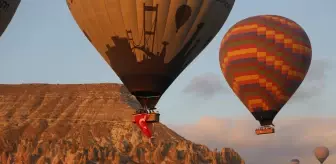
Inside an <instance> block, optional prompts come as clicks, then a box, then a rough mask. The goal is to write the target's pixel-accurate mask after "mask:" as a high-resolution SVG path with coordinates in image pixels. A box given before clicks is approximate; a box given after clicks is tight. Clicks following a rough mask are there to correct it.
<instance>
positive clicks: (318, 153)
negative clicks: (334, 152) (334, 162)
mask: <svg viewBox="0 0 336 164" xmlns="http://www.w3.org/2000/svg"><path fill="white" fill-rule="evenodd" d="M314 155H315V157H316V159H317V160H318V161H320V163H321V164H322V163H323V162H324V161H325V160H326V159H327V158H328V156H329V149H328V148H326V147H324V146H320V147H317V148H315V150H314Z"/></svg>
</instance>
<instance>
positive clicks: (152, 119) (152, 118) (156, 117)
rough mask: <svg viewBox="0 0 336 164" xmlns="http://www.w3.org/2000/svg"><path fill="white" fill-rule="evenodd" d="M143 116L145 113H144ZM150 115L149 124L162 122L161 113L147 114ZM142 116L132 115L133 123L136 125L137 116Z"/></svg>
mask: <svg viewBox="0 0 336 164" xmlns="http://www.w3.org/2000/svg"><path fill="white" fill-rule="evenodd" d="M142 114H143V113H142ZM146 114H147V115H149V117H148V119H147V121H146V122H147V123H154V122H160V113H146ZM137 115H141V114H133V115H132V122H133V123H135V116H137Z"/></svg>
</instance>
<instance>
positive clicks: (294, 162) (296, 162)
mask: <svg viewBox="0 0 336 164" xmlns="http://www.w3.org/2000/svg"><path fill="white" fill-rule="evenodd" d="M291 164H300V160H298V159H292V160H291Z"/></svg>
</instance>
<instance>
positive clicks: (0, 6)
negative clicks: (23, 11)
mask: <svg viewBox="0 0 336 164" xmlns="http://www.w3.org/2000/svg"><path fill="white" fill-rule="evenodd" d="M20 2H21V0H0V36H1V35H2V34H3V33H4V31H5V30H6V28H7V26H8V24H9V23H10V22H11V20H12V18H13V16H14V14H15V12H16V9H17V8H18V7H19V4H20Z"/></svg>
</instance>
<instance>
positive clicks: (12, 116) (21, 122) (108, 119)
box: [0, 84, 244, 164]
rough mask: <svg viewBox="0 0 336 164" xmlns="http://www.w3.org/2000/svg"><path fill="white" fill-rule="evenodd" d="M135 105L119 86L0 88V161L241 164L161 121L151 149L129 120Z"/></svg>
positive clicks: (236, 158)
mask: <svg viewBox="0 0 336 164" xmlns="http://www.w3.org/2000/svg"><path fill="white" fill-rule="evenodd" d="M138 106H139V104H138V103H137V101H136V100H135V98H134V97H133V96H132V95H130V93H129V92H128V91H127V89H125V87H123V86H122V85H120V84H64V85H63V84H62V85H56V84H52V85H51V84H22V85H0V153H1V157H0V160H1V163H2V164H5V163H8V164H9V163H25V164H32V163H40V164H45V163H52V164H65V163H66V164H81V163H83V164H84V163H101V164H105V163H106V164H119V163H122V164H123V163H125V164H132V163H141V164H147V163H148V164H152V163H153V164H160V163H165V164H179V163H181V164H182V163H186V164H189V163H190V164H202V163H223V164H243V163H244V162H243V160H242V159H241V158H240V156H239V155H238V154H237V153H236V152H235V151H234V150H232V149H228V148H223V149H222V150H221V151H217V150H214V151H210V150H209V149H208V148H207V147H205V146H203V145H199V144H195V143H192V142H191V141H188V140H186V139H184V138H183V137H181V136H179V135H178V134H176V133H175V132H174V131H172V130H170V129H169V128H167V127H166V126H165V125H163V124H161V123H156V124H155V125H154V130H155V132H154V136H155V137H156V140H155V143H154V145H151V144H150V143H149V142H148V140H147V138H146V137H143V136H142V134H141V132H140V130H139V129H138V128H137V127H136V126H135V125H133V124H132V122H131V121H130V120H131V117H130V116H131V114H132V113H133V111H134V108H137V107H138ZM158 134H160V135H158Z"/></svg>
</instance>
